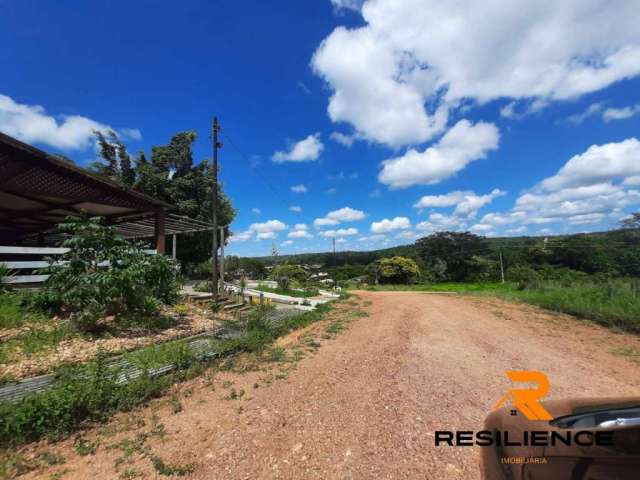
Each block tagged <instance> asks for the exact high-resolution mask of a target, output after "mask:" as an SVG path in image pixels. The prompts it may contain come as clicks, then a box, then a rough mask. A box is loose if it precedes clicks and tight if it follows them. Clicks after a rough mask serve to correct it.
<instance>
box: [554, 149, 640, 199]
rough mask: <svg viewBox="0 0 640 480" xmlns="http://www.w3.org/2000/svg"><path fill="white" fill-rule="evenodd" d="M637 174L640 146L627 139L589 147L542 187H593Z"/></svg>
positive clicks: (639, 171)
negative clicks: (595, 184) (596, 184)
mask: <svg viewBox="0 0 640 480" xmlns="http://www.w3.org/2000/svg"><path fill="white" fill-rule="evenodd" d="M639 174H640V142H639V141H638V140H637V139H636V138H628V139H626V140H624V141H622V142H619V143H607V144H604V145H592V146H591V147H589V148H588V149H587V151H586V152H584V153H581V154H580V155H575V156H573V157H572V158H571V159H570V160H569V161H568V162H567V163H566V164H565V165H564V166H563V167H562V168H561V169H560V171H559V172H558V173H557V174H556V175H554V176H553V177H551V178H547V179H546V180H544V181H543V182H542V184H541V186H542V188H544V189H545V190H559V189H561V188H566V187H577V186H581V185H592V184H594V183H599V182H605V181H609V180H615V179H620V178H624V177H630V176H633V175H639Z"/></svg>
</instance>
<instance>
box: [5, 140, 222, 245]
mask: <svg viewBox="0 0 640 480" xmlns="http://www.w3.org/2000/svg"><path fill="white" fill-rule="evenodd" d="M172 208H173V207H172V205H170V204H168V203H165V202H163V201H161V200H157V199H155V198H153V197H150V196H148V195H145V194H142V193H140V192H137V191H135V190H132V189H130V188H126V187H123V186H122V185H119V184H117V183H115V182H112V181H110V180H107V179H105V178H103V177H100V176H98V175H96V174H94V173H92V172H89V171H87V170H85V169H83V168H80V167H78V166H77V165H75V164H73V163H72V162H70V161H66V160H63V159H61V158H58V157H55V156H53V155H50V154H48V153H46V152H44V151H42V150H40V149H37V148H35V147H33V146H31V145H27V144H25V143H23V142H21V141H19V140H16V139H15V138H12V137H10V136H8V135H5V134H2V133H0V244H5V245H7V244H19V243H22V242H25V241H26V242H27V243H31V242H30V240H31V241H33V238H34V237H38V236H39V237H40V238H41V239H42V237H43V236H45V235H46V236H47V237H48V238H49V239H51V238H53V237H54V236H55V235H51V233H52V232H53V230H54V228H55V226H56V225H57V224H58V223H60V222H62V221H63V220H64V219H65V217H67V216H70V215H79V214H86V215H89V216H101V217H104V218H105V219H106V220H107V222H108V223H109V224H113V225H115V226H116V228H117V230H118V232H119V233H120V234H122V235H123V236H124V237H126V238H145V237H153V236H154V235H155V236H156V237H157V236H158V232H159V229H160V230H162V237H164V234H165V233H166V234H169V235H171V234H177V233H185V232H195V231H203V230H211V229H212V225H211V224H208V223H206V222H203V221H199V220H193V219H190V218H187V217H180V216H178V215H166V214H165V211H166V210H170V209H172ZM163 241H164V240H163Z"/></svg>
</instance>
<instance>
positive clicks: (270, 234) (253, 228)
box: [230, 220, 287, 242]
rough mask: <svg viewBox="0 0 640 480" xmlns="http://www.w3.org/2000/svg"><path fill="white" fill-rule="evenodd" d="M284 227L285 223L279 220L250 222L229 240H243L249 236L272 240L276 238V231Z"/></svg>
mask: <svg viewBox="0 0 640 480" xmlns="http://www.w3.org/2000/svg"><path fill="white" fill-rule="evenodd" d="M286 229H287V225H286V224H285V223H283V222H281V221H280V220H268V221H266V222H262V223H252V224H251V225H250V226H249V228H248V229H247V230H245V231H244V232H240V233H236V234H234V235H233V236H232V237H231V239H230V240H231V241H233V242H245V241H247V240H250V239H251V238H255V239H256V240H272V239H274V238H277V236H278V232H281V231H282V230H286Z"/></svg>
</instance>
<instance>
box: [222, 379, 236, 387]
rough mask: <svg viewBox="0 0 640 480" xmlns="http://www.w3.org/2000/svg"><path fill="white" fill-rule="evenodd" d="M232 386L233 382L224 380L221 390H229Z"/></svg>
mask: <svg viewBox="0 0 640 480" xmlns="http://www.w3.org/2000/svg"><path fill="white" fill-rule="evenodd" d="M232 385H233V382H232V381H231V380H225V381H224V382H222V388H229V387H231V386H232Z"/></svg>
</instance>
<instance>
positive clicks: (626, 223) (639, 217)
mask: <svg viewBox="0 0 640 480" xmlns="http://www.w3.org/2000/svg"><path fill="white" fill-rule="evenodd" d="M620 225H621V226H622V228H638V229H640V212H636V213H632V214H631V216H630V217H627V218H625V219H624V220H622V221H621V222H620Z"/></svg>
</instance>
